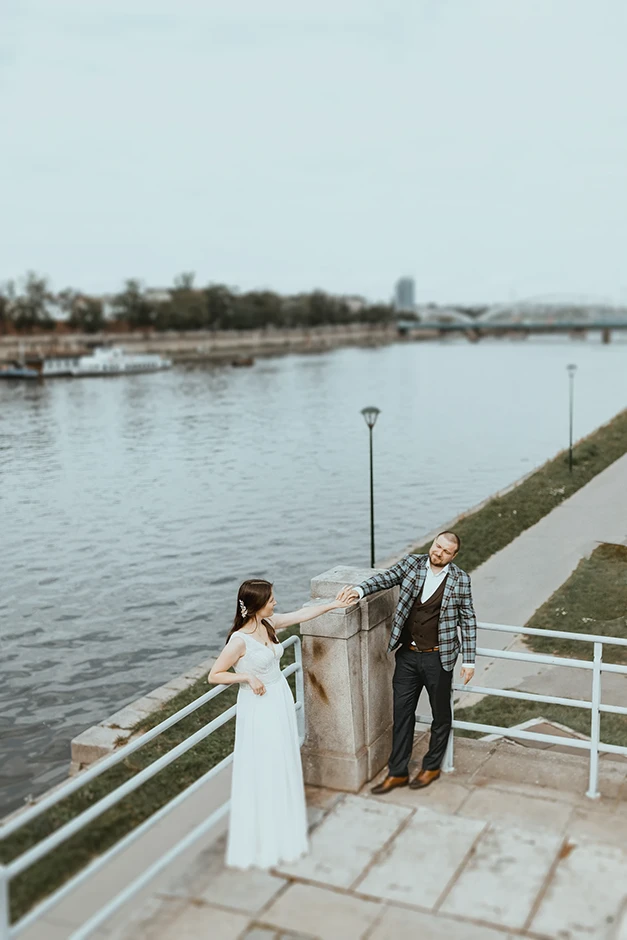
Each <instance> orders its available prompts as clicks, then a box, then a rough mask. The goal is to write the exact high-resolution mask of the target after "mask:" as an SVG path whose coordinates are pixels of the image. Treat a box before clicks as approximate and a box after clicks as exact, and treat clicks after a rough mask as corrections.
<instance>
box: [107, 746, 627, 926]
mask: <svg viewBox="0 0 627 940" xmlns="http://www.w3.org/2000/svg"><path fill="white" fill-rule="evenodd" d="M425 747H426V742H425V740H424V738H423V737H422V736H420V735H419V736H417V738H416V747H415V752H414V756H415V757H416V758H418V757H419V756H421V754H422V751H423V750H424V748H425ZM601 763H602V770H601V780H602V789H603V792H604V796H603V799H602V800H600V801H598V802H591V801H590V800H588V799H586V798H585V797H584V796H583V795H582V794H583V791H584V789H585V782H586V774H587V766H586V760H585V759H583V758H579V757H576V756H570V755H562V754H550V755H547V754H543V753H542V752H539V751H535V752H530V751H529V750H527V749H525V748H521V747H519V746H517V745H515V744H511V743H509V742H505V741H500V742H493V743H489V744H488V743H485V742H482V741H468V740H464V741H459V742H458V743H457V745H456V767H455V773H454V774H451V775H447V776H443V777H442V778H440V780H438V781H437V783H435V784H433V785H432V786H431V787H429V788H428V789H426V790H422V791H412V790H409V789H408V788H404V789H398V790H395V791H394V792H393V793H391V794H389V795H388V796H386V797H373V796H372V795H371V794H370V785H368V786H367V787H364V788H363V789H362V790H361V792H360V793H358V794H355V795H353V794H345V793H338V792H336V791H331V790H325V789H319V788H315V787H310V788H308V798H309V806H310V819H311V822H312V830H311V854H310V856H309V857H307V858H305V859H303V860H302V861H301V862H299V863H297V864H295V865H290V866H286V867H284V868H279V869H277V870H276V871H272V872H270V873H265V872H235V871H232V870H231V871H229V870H226V869H225V868H224V867H223V862H222V859H223V853H224V838H221V839H219V840H218V841H217V842H216V843H215V844H214V845H213V846H212V847H209V848H206V849H205V850H204V851H203V852H202V853H201V854H200V855H198V856H197V858H196V859H195V860H194V861H193V863H192V864H190V865H189V866H188V867H187V869H186V871H185V872H184V874H183V875H182V876H179V877H178V878H177V877H174V879H173V880H172V881H171V882H170V884H169V885H167V886H165V887H163V888H162V889H161V890H160V891H159V892H158V893H156V894H154V895H153V897H152V898H151V900H150V901H149V902H148V903H147V905H146V906H145V907H144V909H143V911H141V912H139V913H136V917H135V919H134V921H133V922H132V923H129V924H127V925H126V927H124V928H123V929H121V930H117V931H116V929H115V925H111V927H110V929H109V930H107V929H103V930H102V932H101V933H99V934H98V936H102V937H118V938H120V940H196V938H200V937H212V938H215V940H236V938H240V940H279V938H281V940H288V938H290V940H292V938H294V940H295V938H303V940H304V938H314V937H315V938H320V940H394V938H397V937H399V936H405V935H406V936H417V937H420V938H421V940H499V938H500V940H506V938H509V940H511V938H514V937H527V938H552V940H553V938H554V940H558V938H559V940H569V938H572V940H575V938H577V940H578V938H584V937H585V938H590V937H594V938H599V940H626V938H627V915H625V913H624V907H625V898H626V895H627V852H626V851H625V847H626V846H627V803H626V802H625V797H626V796H627V764H626V763H625V762H623V761H620V762H619V761H612V760H602V762H601ZM417 766H418V763H417V761H416V768H417Z"/></svg>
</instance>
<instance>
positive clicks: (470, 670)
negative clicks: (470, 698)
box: [460, 666, 475, 685]
mask: <svg viewBox="0 0 627 940" xmlns="http://www.w3.org/2000/svg"><path fill="white" fill-rule="evenodd" d="M474 674H475V667H474V666H462V669H461V673H460V675H461V678H462V681H463V683H464V685H468V683H469V682H470V680H471V679H472V677H473V676H474Z"/></svg>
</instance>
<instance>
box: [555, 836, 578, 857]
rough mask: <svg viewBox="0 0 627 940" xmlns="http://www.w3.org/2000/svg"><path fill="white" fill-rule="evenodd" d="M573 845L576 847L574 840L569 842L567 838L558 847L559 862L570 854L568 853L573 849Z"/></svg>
mask: <svg viewBox="0 0 627 940" xmlns="http://www.w3.org/2000/svg"><path fill="white" fill-rule="evenodd" d="M575 847H576V843H575V842H569V841H568V840H566V841H565V842H564V844H563V846H562V847H561V849H560V854H559V855H558V858H559V860H560V862H561V861H563V860H564V859H565V858H568V856H569V855H570V853H571V852H572V851H573V849H574V848H575Z"/></svg>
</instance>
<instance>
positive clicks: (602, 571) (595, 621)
mask: <svg viewBox="0 0 627 940" xmlns="http://www.w3.org/2000/svg"><path fill="white" fill-rule="evenodd" d="M626 610H627V547H625V546H624V545H600V546H599V547H598V548H597V549H596V550H595V551H594V552H593V553H592V555H591V556H590V558H584V559H583V560H582V561H581V562H580V563H579V565H578V566H577V568H576V569H575V571H574V572H573V573H572V575H571V576H570V578H569V579H568V580H567V581H565V582H564V584H562V586H561V587H560V588H559V589H558V590H557V591H556V592H555V594H553V595H552V597H550V598H549V600H548V601H547V602H546V603H545V604H543V605H542V607H540V608H539V609H538V610H537V611H536V612H535V614H534V615H533V617H532V618H531V620H529V622H528V623H527V624H525V626H528V627H532V628H534V629H540V630H555V629H560V627H562V628H563V629H564V631H566V632H569V633H596V634H600V635H602V636H615V637H620V638H622V639H625V638H627V616H626V613H625V612H626ZM556 621H557V626H556ZM527 643H528V645H529V647H530V648H531V649H532V650H534V651H535V652H538V653H548V654H555V655H557V656H570V657H573V658H576V659H591V658H592V644H590V645H588V644H587V643H586V644H584V643H577V641H576V640H559V639H553V638H551V637H529V638H528V639H527ZM603 658H604V660H605V661H606V662H613V663H623V664H625V663H627V647H624V646H604V647H603ZM540 714H541V715H542V716H543V717H544V718H548V719H550V720H552V721H558V722H560V723H561V724H564V725H567V726H568V727H570V728H573V729H574V730H575V731H579V732H581V733H582V734H586V735H589V734H590V712H589V711H587V710H586V709H583V708H570V707H568V706H567V705H544V704H542V705H541V704H538V703H535V704H534V703H533V702H521V701H516V700H514V699H507V698H500V697H498V696H492V695H490V696H486V698H484V699H482V700H481V701H480V702H478V703H477V704H476V705H471V706H469V707H467V708H457V709H456V710H455V717H456V718H458V719H459V720H461V721H477V722H482V723H485V724H496V725H501V726H502V727H507V728H511V727H512V726H513V725H517V724H520V723H521V722H523V721H527V720H528V719H530V718H536V717H538V716H539V715H540ZM456 733H457V734H467V735H469V736H472V737H481V735H480V734H476V733H474V732H462V731H458V732H456ZM601 740H602V741H603V742H604V743H606V744H619V745H622V746H627V716H624V715H607V714H606V715H601Z"/></svg>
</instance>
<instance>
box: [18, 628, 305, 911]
mask: <svg viewBox="0 0 627 940" xmlns="http://www.w3.org/2000/svg"><path fill="white" fill-rule="evenodd" d="M298 632H299V630H298V628H294V629H291V630H287V631H285V633H284V634H283V635H282V636H283V638H285V637H286V636H291V635H292V634H294V633H298ZM292 662H294V648H293V647H290V648H289V649H288V650H286V652H285V655H284V657H283V659H282V666H287V665H289V664H290V663H292ZM289 681H290V684H292V691H294V688H293V682H294V677H293V676H292V677H290V680H289ZM209 688H210V686H208V685H207V679H206V677H205V678H204V679H199V680H198V682H195V683H194V684H193V685H191V686H190V687H189V688H188V689H185V691H183V692H180V693H179V694H178V695H177V696H175V697H174V698H172V699H171V700H170V701H169V702H168V703H167V704H166V705H164V706H163V707H162V708H160V709H159V710H158V711H157V712H155V713H154V714H153V715H151V716H150V717H149V718H147V719H146V720H145V721H143V722H142V723H141V724H140V725H138V726H137V728H136V729H135V730H136V731H148V730H149V729H150V728H153V727H154V726H155V725H158V724H159V723H160V722H162V721H165V719H166V718H169V717H170V715H173V714H174V713H175V712H177V711H179V709H181V708H184V707H185V705H189V704H190V702H193V701H195V700H196V699H197V698H199V697H200V696H201V695H204V694H205V692H207V691H208V690H209ZM236 698H237V689H236V688H231V689H227V690H226V691H224V692H222V693H221V694H220V695H218V696H217V698H215V699H213V700H212V701H211V702H209V703H208V704H207V705H205V706H203V707H202V708H199V709H198V710H197V711H195V712H194V713H193V714H191V715H189V716H188V717H187V718H184V719H183V720H182V721H180V722H178V723H177V724H176V725H174V726H173V727H172V728H168V730H167V731H164V732H163V734H160V735H159V736H158V737H157V738H155V740H154V741H150V742H149V743H148V744H147V745H146V746H145V747H143V748H140V750H139V751H136V752H135V753H134V754H132V755H131V756H130V757H129V758H128V759H127V760H125V761H122V762H121V763H120V764H118V765H117V766H116V767H113V768H111V770H109V771H107V772H105V773H104V774H102V775H101V776H99V777H97V778H96V779H95V780H93V781H92V782H91V783H89V784H87V785H86V786H84V787H82V788H81V789H80V790H78V791H77V792H76V793H73V794H71V795H70V796H68V797H67V798H66V799H65V800H62V801H61V802H60V803H58V804H57V805H56V806H53V807H52V808H51V809H50V810H48V811H47V812H46V813H42V815H41V816H39V817H38V818H37V819H36V820H34V821H33V822H32V823H30V824H28V825H25V826H24V827H23V828H22V829H19V830H18V831H17V832H15V833H14V834H13V835H12V836H10V837H9V838H8V839H5V840H2V841H0V862H3V863H5V864H6V863H7V862H9V861H11V860H12V859H13V858H15V857H16V856H17V855H21V854H22V853H23V852H25V851H26V850H27V849H29V848H30V847H31V846H33V845H35V844H36V843H37V842H40V841H41V840H42V839H44V838H45V837H46V836H48V835H50V833H52V832H54V831H55V830H57V829H59V828H60V827H61V826H63V825H64V824H65V823H67V822H69V821H70V820H71V819H73V818H74V817H75V816H78V814H79V813H81V812H83V811H84V810H86V809H87V808H88V807H90V806H92V805H93V804H94V803H97V802H98V800H100V799H102V798H103V797H104V796H106V795H107V793H110V792H111V790H114V789H115V788H116V787H119V786H121V785H122V784H123V783H124V782H125V781H126V780H128V779H129V778H130V777H133V776H134V775H135V774H137V773H139V771H141V770H143V769H144V768H145V767H147V766H148V765H149V764H152V763H153V762H154V761H155V760H157V759H158V758H159V757H161V756H163V754H165V753H166V752H167V751H170V750H171V749H172V748H173V747H175V746H176V745H177V744H179V743H180V742H181V741H184V740H185V739H186V738H188V737H190V736H191V735H192V734H194V732H196V731H198V730H200V728H202V727H204V726H205V725H206V724H207V723H208V722H209V721H211V720H212V719H213V718H216V717H217V716H218V715H220V714H221V713H222V712H223V711H225V710H226V709H227V708H230V706H231V705H233V704H234V702H235V700H236ZM234 735H235V723H234V721H229V722H227V724H226V725H224V726H223V727H222V728H219V729H218V730H217V731H216V732H214V733H213V734H212V735H210V736H209V737H208V738H206V739H205V740H204V741H202V742H201V743H200V744H198V745H196V747H194V748H191V750H189V751H187V752H186V753H185V754H183V755H182V756H181V757H179V758H178V759H177V760H176V761H174V763H173V764H171V765H170V766H169V767H166V768H164V769H163V770H162V771H161V773H159V774H157V775H156V776H155V777H153V778H152V779H151V780H149V781H147V782H146V783H145V784H143V786H141V787H140V788H139V789H138V790H136V791H135V792H134V793H132V794H130V795H129V796H128V797H126V798H125V799H124V800H122V801H121V802H120V803H118V804H117V805H116V806H114V807H113V808H112V809H110V810H108V811H107V812H106V813H103V814H102V816H100V817H99V818H98V819H97V820H95V821H94V822H93V823H91V825H89V826H87V827H86V828H85V830H84V831H83V832H80V833H78V834H77V835H75V836H73V837H72V838H71V839H68V840H67V841H66V842H64V843H63V844H62V845H61V846H59V847H58V848H57V849H55V850H54V851H52V852H50V853H49V854H48V855H46V856H45V857H44V858H43V859H41V860H40V861H39V862H36V863H35V864H34V865H32V866H31V867H30V868H29V869H28V870H27V871H25V872H24V873H23V874H22V875H19V876H18V877H17V878H15V879H14V880H13V881H12V882H11V887H10V897H11V917H12V919H13V920H17V919H18V918H19V917H22V916H23V915H24V914H25V913H26V912H27V911H28V910H29V909H30V908H31V907H32V906H33V905H34V904H35V903H36V902H37V901H41V900H42V899H43V898H44V897H46V896H47V895H49V894H51V893H52V892H53V891H55V890H56V889H57V888H58V887H59V886H60V885H62V884H63V883H64V882H65V881H67V880H68V879H69V878H71V877H72V875H74V874H75V873H76V872H78V871H80V870H81V869H82V868H84V867H85V865H87V864H88V863H89V862H90V861H92V859H94V858H95V857H96V856H98V855H101V854H102V853H103V852H105V851H106V850H107V849H108V848H109V847H110V846H112V845H114V844H115V843H116V842H117V841H119V839H121V838H122V837H123V836H124V835H126V833H128V832H130V831H131V829H134V828H135V826H138V825H139V824H140V823H142V822H143V821H144V820H145V819H147V818H148V817H149V816H152V814H153V813H155V812H156V811H157V810H158V809H160V808H161V807H162V806H164V805H165V804H166V803H168V802H169V801H170V800H171V799H173V798H174V797H175V796H177V794H179V793H180V792H181V791H182V790H185V789H186V788H187V787H188V786H190V784H192V783H193V782H194V781H195V780H197V779H198V778H199V777H201V776H202V775H203V774H204V773H206V772H207V771H208V770H210V768H211V767H214V766H215V765H216V764H217V763H219V762H220V761H221V760H223V759H224V758H225V757H226V756H227V755H228V754H230V753H231V751H232V750H233V741H234Z"/></svg>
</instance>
